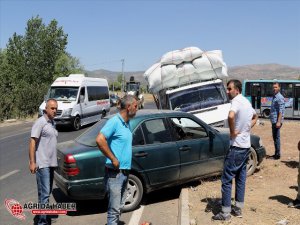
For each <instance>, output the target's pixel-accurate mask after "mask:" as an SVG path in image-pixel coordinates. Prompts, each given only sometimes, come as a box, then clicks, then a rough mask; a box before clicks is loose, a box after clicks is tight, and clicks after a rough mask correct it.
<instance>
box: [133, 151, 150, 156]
mask: <svg viewBox="0 0 300 225" xmlns="http://www.w3.org/2000/svg"><path fill="white" fill-rule="evenodd" d="M147 155H148V153H146V152H138V153H135V154H134V156H135V157H145V156H147Z"/></svg>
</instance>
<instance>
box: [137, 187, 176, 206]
mask: <svg viewBox="0 0 300 225" xmlns="http://www.w3.org/2000/svg"><path fill="white" fill-rule="evenodd" d="M181 188H182V186H176V187H170V188H164V189H161V190H157V191H153V192H150V193H149V194H145V195H144V197H143V200H142V202H141V205H151V204H155V203H159V202H165V201H169V200H173V199H178V198H179V196H180V192H181Z"/></svg>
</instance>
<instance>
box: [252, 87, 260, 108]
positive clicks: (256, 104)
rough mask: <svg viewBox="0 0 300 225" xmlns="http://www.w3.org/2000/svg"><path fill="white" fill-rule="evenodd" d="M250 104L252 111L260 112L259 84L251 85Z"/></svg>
mask: <svg viewBox="0 0 300 225" xmlns="http://www.w3.org/2000/svg"><path fill="white" fill-rule="evenodd" d="M251 104H252V107H253V108H254V109H258V110H259V111H261V85H260V84H259V83H253V84H252V87H251Z"/></svg>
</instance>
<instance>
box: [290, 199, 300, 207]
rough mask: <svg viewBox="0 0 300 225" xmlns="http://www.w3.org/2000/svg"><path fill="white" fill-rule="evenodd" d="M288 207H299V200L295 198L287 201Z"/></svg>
mask: <svg viewBox="0 0 300 225" xmlns="http://www.w3.org/2000/svg"><path fill="white" fill-rule="evenodd" d="M288 207H289V208H298V207H300V200H299V199H297V198H296V199H295V200H294V201H292V202H290V203H289V205H288Z"/></svg>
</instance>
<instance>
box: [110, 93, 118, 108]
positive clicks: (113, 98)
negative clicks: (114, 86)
mask: <svg viewBox="0 0 300 225" xmlns="http://www.w3.org/2000/svg"><path fill="white" fill-rule="evenodd" d="M109 97H110V106H111V107H112V106H115V105H117V104H118V101H119V99H120V97H119V96H118V95H116V94H110V96H109Z"/></svg>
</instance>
